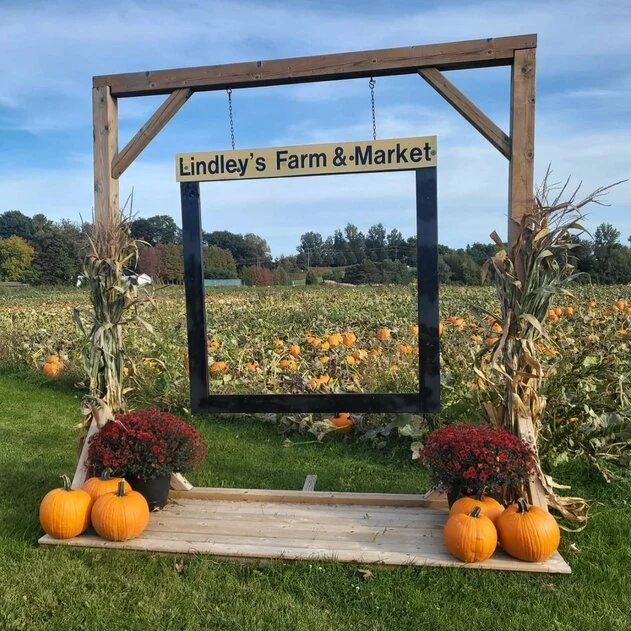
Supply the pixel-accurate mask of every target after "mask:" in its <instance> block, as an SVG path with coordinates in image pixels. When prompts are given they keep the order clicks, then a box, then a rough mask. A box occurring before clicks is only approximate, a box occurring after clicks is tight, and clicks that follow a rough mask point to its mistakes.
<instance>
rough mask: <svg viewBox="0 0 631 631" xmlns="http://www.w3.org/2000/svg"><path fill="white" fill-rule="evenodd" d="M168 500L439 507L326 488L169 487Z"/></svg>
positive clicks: (439, 503) (419, 498)
mask: <svg viewBox="0 0 631 631" xmlns="http://www.w3.org/2000/svg"><path fill="white" fill-rule="evenodd" d="M169 497H171V498H172V499H177V498H179V497H181V498H187V499H199V500H233V501H245V502H247V501H250V502H281V503H283V502H288V503H307V504H350V505H365V506H414V507H429V508H443V507H446V506H447V504H446V502H445V501H444V500H443V499H434V498H426V497H425V496H424V495H415V494H405V493H351V492H329V491H293V490H292V491H287V490H277V489H232V488H212V487H200V486H196V487H194V488H193V489H191V490H190V491H178V490H172V491H171V493H170V495H169Z"/></svg>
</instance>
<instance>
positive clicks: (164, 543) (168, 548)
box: [39, 534, 570, 574]
mask: <svg viewBox="0 0 631 631" xmlns="http://www.w3.org/2000/svg"><path fill="white" fill-rule="evenodd" d="M39 543H40V544H41V545H69V546H77V547H88V548H102V549H103V548H106V549H118V550H139V551H145V552H147V551H148V552H166V553H171V554H212V555H214V556H219V557H234V558H258V559H286V560H304V561H316V560H332V561H339V562H351V563H352V562H354V563H378V564H384V565H429V566H445V567H460V568H468V569H496V570H512V571H524V572H556V573H563V574H569V573H570V568H569V566H568V565H567V564H566V563H565V562H564V561H563V559H562V558H561V557H560V555H558V553H556V554H555V555H553V557H551V558H550V559H548V560H547V561H544V562H542V563H524V562H522V561H517V560H516V559H512V558H510V557H508V556H507V555H506V554H505V553H503V552H502V551H496V552H495V554H494V555H493V557H491V558H490V559H488V560H487V561H484V562H482V563H462V562H460V561H458V560H457V559H455V558H453V557H451V556H450V555H449V554H448V553H447V552H446V551H445V550H444V549H438V550H436V549H427V550H423V551H422V552H417V551H413V552H410V553H405V552H396V551H388V550H383V551H382V550H365V549H364V550H335V549H331V548H326V547H320V548H317V547H316V548H301V547H293V546H290V545H289V546H270V545H245V544H241V543H239V544H231V543H213V542H192V541H186V540H183V539H175V540H161V539H155V538H149V537H144V536H142V535H141V536H140V537H138V538H136V539H132V540H131V541H120V542H114V541H106V540H104V539H101V538H100V537H97V536H96V535H91V534H88V535H82V536H81V537H75V538H74V539H64V540H56V539H52V538H50V537H48V535H45V536H44V537H42V538H41V539H40V540H39Z"/></svg>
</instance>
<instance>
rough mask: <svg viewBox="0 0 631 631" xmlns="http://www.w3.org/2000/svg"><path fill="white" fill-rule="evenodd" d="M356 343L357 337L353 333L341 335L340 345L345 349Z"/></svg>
mask: <svg viewBox="0 0 631 631" xmlns="http://www.w3.org/2000/svg"><path fill="white" fill-rule="evenodd" d="M356 341H357V336H356V335H355V333H351V332H350V331H349V332H347V333H342V344H344V346H346V348H350V347H351V346H353V344H355V342H356Z"/></svg>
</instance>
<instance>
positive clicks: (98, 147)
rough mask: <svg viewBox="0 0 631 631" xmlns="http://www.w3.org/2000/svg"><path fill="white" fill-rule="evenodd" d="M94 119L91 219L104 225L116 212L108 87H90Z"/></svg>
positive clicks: (114, 126) (113, 114) (114, 119)
mask: <svg viewBox="0 0 631 631" xmlns="http://www.w3.org/2000/svg"><path fill="white" fill-rule="evenodd" d="M92 116H93V121H94V221H95V223H96V225H97V227H98V225H99V224H100V223H102V224H105V225H107V223H108V222H109V220H110V218H111V217H116V223H118V214H119V212H120V200H119V191H118V180H117V179H115V178H113V177H112V160H113V159H114V156H115V155H116V154H117V152H118V105H117V102H116V98H114V97H112V95H111V91H110V89H109V87H108V86H100V87H95V88H94V89H93V90H92Z"/></svg>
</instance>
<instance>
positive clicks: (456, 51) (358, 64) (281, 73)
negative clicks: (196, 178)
mask: <svg viewBox="0 0 631 631" xmlns="http://www.w3.org/2000/svg"><path fill="white" fill-rule="evenodd" d="M536 46H537V36H536V35H517V36H512V37H497V38H488V39H476V40H467V41H464V42H449V43H444V44H427V45H423V46H406V47H403V48H386V49H382V50H367V51H359V52H352V53H337V54H333V55H315V56H311V57H294V58H290V59H273V60H269V61H251V62H245V63H236V64H225V65H220V66H198V67H195V68H179V69H172V70H155V71H146V72H132V73H127V74H114V75H102V76H98V77H94V78H93V83H94V86H95V87H99V86H109V87H110V88H111V93H112V95H113V96H116V97H128V96H147V95H150V94H168V93H170V92H172V91H173V90H179V89H182V88H191V89H192V90H194V91H205V90H222V89H225V88H251V87H256V86H269V85H284V84H290V83H309V82H313V81H334V80H338V79H357V78H361V77H370V76H375V77H377V76H387V75H398V74H409V73H413V72H417V71H418V70H419V68H427V67H435V68H438V69H439V70H464V69H467V68H480V67H486V66H502V65H511V63H512V60H513V57H514V54H515V50H519V49H525V48H535V47H536Z"/></svg>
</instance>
